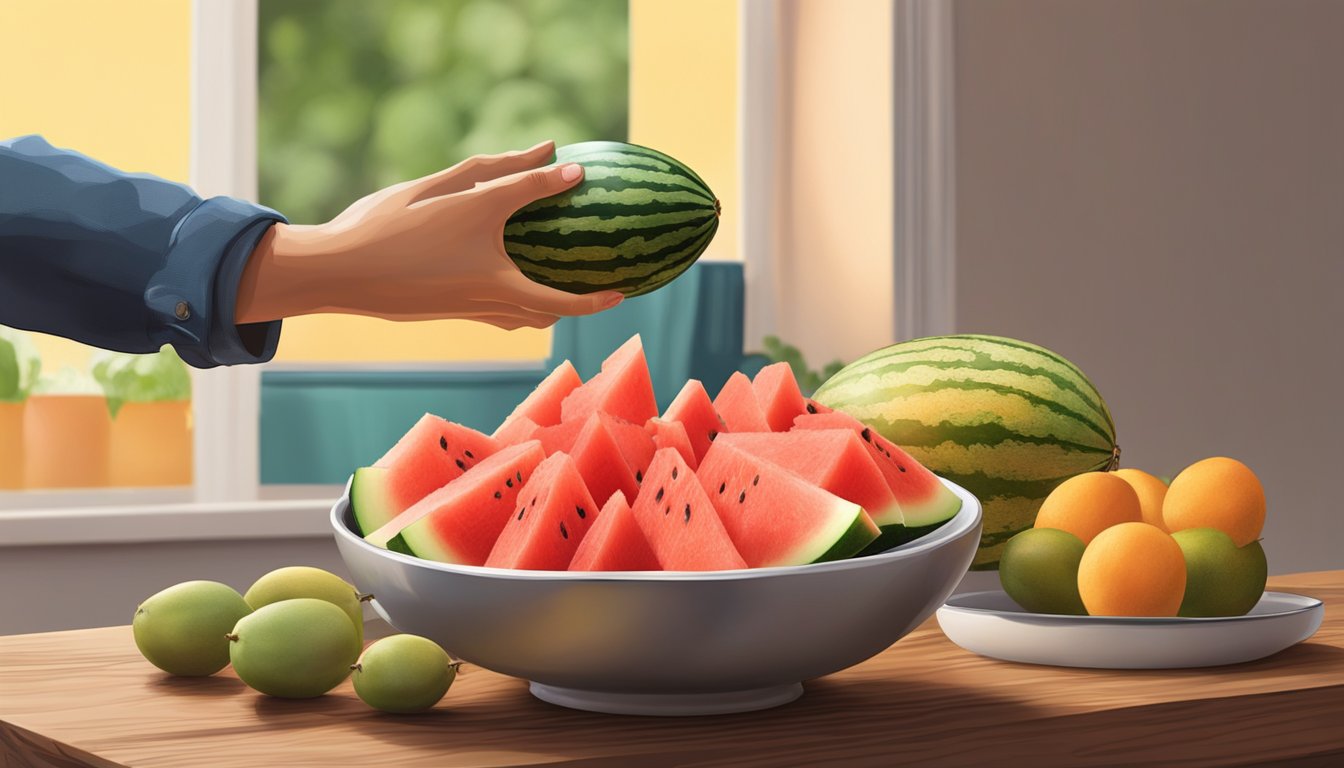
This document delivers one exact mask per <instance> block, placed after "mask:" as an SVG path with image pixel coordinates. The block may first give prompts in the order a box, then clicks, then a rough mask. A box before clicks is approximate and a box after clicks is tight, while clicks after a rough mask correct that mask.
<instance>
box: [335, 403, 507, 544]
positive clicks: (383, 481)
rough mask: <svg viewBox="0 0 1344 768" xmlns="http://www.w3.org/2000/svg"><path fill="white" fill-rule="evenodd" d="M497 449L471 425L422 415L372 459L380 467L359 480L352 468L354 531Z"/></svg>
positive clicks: (367, 529) (376, 523)
mask: <svg viewBox="0 0 1344 768" xmlns="http://www.w3.org/2000/svg"><path fill="white" fill-rule="evenodd" d="M500 447H501V446H500V444H499V441H497V440H495V439H494V438H493V437H490V436H488V435H483V434H481V433H480V432H477V431H476V430H474V429H470V428H468V427H464V426H462V425H461V424H455V423H453V422H451V421H448V420H446V419H443V418H440V417H438V416H435V415H433V414H430V413H426V414H425V415H424V416H421V417H420V420H419V421H417V422H416V423H415V426H413V427H411V429H410V431H409V432H407V433H406V434H405V435H403V436H402V438H401V439H400V440H398V441H397V444H396V445H394V446H392V449H391V450H390V451H388V452H387V453H385V454H383V457H382V458H380V459H378V461H377V462H375V463H374V465H373V466H374V468H375V469H379V470H383V471H380V472H376V473H374V472H367V471H366V472H363V478H361V477H360V475H361V472H360V471H359V470H356V479H355V483H354V485H352V487H351V501H352V503H353V506H354V512H355V522H356V523H357V524H358V526H359V532H360V533H361V534H368V533H372V532H373V531H375V530H377V529H378V528H381V527H383V526H384V525H386V524H387V523H389V522H391V520H392V518H394V517H396V516H397V515H399V514H401V513H402V512H404V511H405V510H406V509H407V508H409V507H410V506H411V505H412V504H414V503H415V502H417V501H419V500H421V499H423V498H424V497H425V496H428V495H429V493H430V491H434V490H437V489H438V488H442V487H443V486H444V485H447V484H448V482H449V481H451V480H454V479H456V478H458V477H460V476H461V475H462V473H464V472H466V471H467V470H468V469H469V468H471V467H472V466H474V465H475V464H476V463H478V462H480V461H482V460H483V459H486V458H488V457H489V456H490V455H491V454H493V453H495V452H497V451H498V450H499V449H500ZM361 479H363V480H364V482H361ZM372 480H376V481H377V482H376V483H374V482H371V481H372ZM375 485H376V487H374V486H375Z"/></svg>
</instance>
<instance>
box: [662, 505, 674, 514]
mask: <svg viewBox="0 0 1344 768" xmlns="http://www.w3.org/2000/svg"><path fill="white" fill-rule="evenodd" d="M663 514H664V515H670V514H672V505H671V504H668V505H667V509H664V510H663Z"/></svg>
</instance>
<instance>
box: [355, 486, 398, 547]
mask: <svg viewBox="0 0 1344 768" xmlns="http://www.w3.org/2000/svg"><path fill="white" fill-rule="evenodd" d="M350 506H351V507H353V508H354V513H355V527H356V528H357V529H358V531H357V532H358V533H359V535H360V536H365V537H367V536H368V535H369V534H371V533H373V532H374V531H376V530H378V529H379V528H382V527H383V526H384V525H387V524H388V523H390V522H392V518H394V517H396V516H397V514H398V513H399V512H401V510H399V509H394V508H393V506H392V504H391V501H390V498H389V495H388V489H387V470H386V469H384V468H383V467H360V468H359V469H356V470H355V477H354V479H353V480H351V481H350ZM371 543H374V544H376V545H377V546H380V547H382V546H386V543H385V542H384V543H377V542H371Z"/></svg>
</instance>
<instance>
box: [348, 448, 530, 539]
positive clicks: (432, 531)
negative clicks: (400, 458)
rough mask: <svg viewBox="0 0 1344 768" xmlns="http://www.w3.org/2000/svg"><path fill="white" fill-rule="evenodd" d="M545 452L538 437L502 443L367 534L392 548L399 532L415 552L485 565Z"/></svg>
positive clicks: (368, 537) (399, 536)
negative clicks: (502, 446) (508, 443)
mask: <svg viewBox="0 0 1344 768" xmlns="http://www.w3.org/2000/svg"><path fill="white" fill-rule="evenodd" d="M545 458H546V455H545V454H544V453H542V450H541V443H539V442H537V441H535V440H532V441H529V442H526V443H521V444H519V445H512V446H509V447H507V448H504V449H503V450H501V451H500V452H499V453H496V454H494V455H493V456H491V457H490V458H488V459H486V460H485V461H482V462H481V463H480V464H477V465H476V466H474V467H472V468H471V469H470V470H468V471H467V473H466V474H464V475H462V476H461V477H459V478H457V479H456V480H454V481H452V482H451V483H449V484H447V485H445V486H443V487H442V488H440V489H438V490H436V491H433V492H431V493H430V494H429V495H428V496H426V497H425V498H423V499H421V500H420V501H417V502H416V503H415V504H412V505H411V508H410V509H407V510H406V511H405V512H402V513H401V514H400V515H397V516H396V517H395V518H393V520H392V521H391V522H390V523H388V524H387V525H384V526H383V527H382V528H379V529H378V530H376V531H374V532H373V533H371V534H369V535H368V536H366V537H365V538H366V539H367V540H368V541H369V543H371V544H374V545H375V546H380V547H386V548H388V549H394V548H396V547H394V546H391V545H390V544H389V542H391V541H392V540H393V539H395V538H400V539H401V540H402V543H403V546H405V548H406V549H407V550H409V551H410V552H411V554H413V555H415V556H416V557H423V558H425V559H427V560H438V561H439V562H443V563H457V564H460V565H484V564H485V558H486V557H488V556H489V555H490V550H491V548H493V547H494V545H495V540H496V539H498V538H499V532H500V531H502V530H503V529H504V524H505V523H507V522H508V521H509V515H510V514H511V513H512V512H513V510H514V508H515V502H516V501H517V497H518V493H519V491H521V490H522V488H523V484H524V483H526V482H527V479H528V478H529V477H531V476H532V473H533V471H535V470H536V468H537V465H538V464H540V463H541V462H542V460H543V459H545ZM398 549H399V548H398Z"/></svg>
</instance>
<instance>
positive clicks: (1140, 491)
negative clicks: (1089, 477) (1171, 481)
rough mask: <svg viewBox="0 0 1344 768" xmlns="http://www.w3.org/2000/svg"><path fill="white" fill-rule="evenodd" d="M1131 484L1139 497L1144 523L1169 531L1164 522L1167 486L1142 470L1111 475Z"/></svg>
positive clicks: (1118, 472) (1124, 471)
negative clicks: (1164, 500) (1164, 502)
mask: <svg viewBox="0 0 1344 768" xmlns="http://www.w3.org/2000/svg"><path fill="white" fill-rule="evenodd" d="M1111 474H1112V475H1115V476H1116V477H1118V478H1120V479H1121V480H1124V481H1125V482H1126V483H1129V487H1130V488H1133V489H1134V493H1135V494H1137V495H1138V497H1139V514H1141V515H1142V516H1143V522H1145V523H1148V524H1149V525H1155V526H1157V527H1158V528H1161V529H1162V530H1164V531H1165V530H1167V524H1166V523H1165V522H1163V520H1162V500H1163V499H1164V498H1166V496H1167V484H1166V483H1164V482H1162V481H1161V480H1159V479H1157V478H1156V477H1154V476H1152V475H1150V474H1148V473H1147V472H1144V471H1143V470H1142V469H1117V470H1115V471H1114V472H1112V473H1111Z"/></svg>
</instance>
